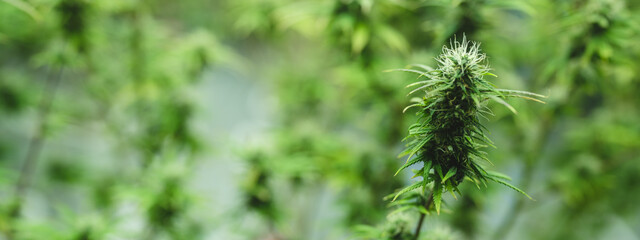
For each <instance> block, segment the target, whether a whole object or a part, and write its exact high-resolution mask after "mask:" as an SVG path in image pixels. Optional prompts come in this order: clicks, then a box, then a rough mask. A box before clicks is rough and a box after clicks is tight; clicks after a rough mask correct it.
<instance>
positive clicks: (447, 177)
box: [442, 168, 457, 183]
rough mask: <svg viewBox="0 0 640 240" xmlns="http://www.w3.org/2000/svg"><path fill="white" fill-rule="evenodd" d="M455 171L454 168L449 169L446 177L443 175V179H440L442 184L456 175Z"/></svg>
mask: <svg viewBox="0 0 640 240" xmlns="http://www.w3.org/2000/svg"><path fill="white" fill-rule="evenodd" d="M456 171H457V169H456V168H451V169H449V171H448V172H447V174H446V175H444V177H443V178H442V183H444V182H446V181H447V179H449V178H451V177H453V175H455V174H456Z"/></svg>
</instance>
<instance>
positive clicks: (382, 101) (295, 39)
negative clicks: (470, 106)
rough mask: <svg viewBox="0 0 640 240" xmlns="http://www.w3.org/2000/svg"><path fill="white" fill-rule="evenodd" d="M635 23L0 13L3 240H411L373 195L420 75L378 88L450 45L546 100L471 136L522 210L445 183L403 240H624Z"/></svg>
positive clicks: (404, 12) (200, 4)
mask: <svg viewBox="0 0 640 240" xmlns="http://www.w3.org/2000/svg"><path fill="white" fill-rule="evenodd" d="M639 23H640V1H636V0H628V1H624V0H451V1H446V0H229V1H222V0H213V1H206V0H180V1H168V0H2V1H0V239H11V240H13V239H35V240H40V239H53V240H57V239H60V240H62V239H65V240H66V239H78V240H81V239H85V240H86V239H224V240H234V239H261V240H276V239H277V240H284V239H304V240H316V239H317V240H320V239H330V240H334V239H363V238H364V239H371V237H369V238H365V237H364V236H373V235H376V234H378V235H380V236H382V234H381V233H383V232H384V231H406V230H407V229H413V228H414V226H415V224H416V222H417V218H418V213H417V212H416V213H415V214H404V215H391V216H390V217H387V214H389V213H390V212H392V211H393V210H394V209H393V208H389V207H387V204H388V203H389V201H385V200H383V197H384V196H386V195H388V194H390V193H393V192H394V191H395V190H397V189H398V188H400V187H401V186H403V185H406V184H408V183H409V182H411V179H410V177H411V176H410V174H400V175H398V176H395V177H394V173H395V171H396V169H397V167H398V166H400V165H401V164H402V163H403V162H404V161H405V159H400V158H398V157H397V155H398V153H400V152H401V151H402V149H403V146H404V145H403V143H402V139H403V138H404V136H405V135H406V133H407V128H408V126H409V125H410V124H411V123H412V122H415V121H416V119H415V112H414V111H415V110H413V111H411V110H410V111H408V112H407V113H405V114H403V113H402V110H403V108H404V107H405V106H406V105H408V103H409V100H410V98H411V96H407V93H408V90H407V89H406V88H405V87H404V86H406V85H407V84H409V83H411V82H413V81H416V76H415V75H411V74H408V73H400V72H392V73H386V72H383V71H384V70H387V69H396V68H404V67H406V66H407V65H409V64H416V63H417V64H425V65H430V66H435V61H434V57H436V56H437V55H438V54H439V53H440V51H441V48H442V46H443V45H445V44H448V42H449V39H451V38H453V37H454V36H455V37H457V38H458V39H459V38H461V36H463V35H465V36H466V37H467V38H468V39H470V40H473V41H477V42H480V43H481V44H482V45H481V47H482V49H483V51H484V52H485V53H486V54H487V56H488V60H489V63H490V65H491V67H492V69H493V73H495V74H496V75H498V76H499V77H498V78H493V79H492V81H493V82H494V83H495V84H496V85H497V86H499V87H500V88H508V89H519V90H526V91H531V92H536V93H540V94H543V95H547V96H548V98H547V99H546V102H547V103H546V104H538V103H535V102H529V101H525V100H518V99H514V100H511V101H510V103H511V104H512V105H514V106H515V107H516V109H518V114H517V115H514V114H512V113H510V112H509V111H508V110H507V109H504V108H502V107H501V106H494V105H490V108H491V109H492V110H493V112H494V115H495V116H493V117H491V118H489V119H484V120H483V123H484V124H485V125H486V126H487V128H488V129H489V132H490V135H489V136H490V138H492V140H494V142H495V145H496V146H497V148H495V149H494V148H490V149H487V151H488V153H489V155H488V156H489V158H490V159H491V160H492V162H493V163H494V165H493V166H487V167H488V168H489V169H491V170H495V171H500V172H504V173H506V174H508V175H510V176H511V177H512V178H513V184H514V185H516V186H518V187H520V188H521V189H523V190H525V191H526V192H527V193H529V194H530V195H531V196H532V197H533V198H534V199H535V201H531V200H528V199H527V198H525V197H524V196H522V195H520V194H518V193H516V192H514V191H511V190H510V189H508V188H504V187H502V186H497V185H495V184H490V185H488V186H487V187H486V188H484V187H483V188H481V189H477V188H476V187H475V186H473V185H472V184H467V185H463V186H462V189H461V191H462V192H463V195H462V197H461V198H459V199H458V200H455V199H453V198H452V197H451V196H447V197H446V198H445V201H446V203H447V205H446V206H445V207H446V211H445V212H444V213H442V214H440V215H439V216H435V215H431V216H427V218H426V220H425V224H424V230H423V232H424V234H422V235H421V239H423V240H424V239H639V238H640V204H638V203H640V122H639V121H640V94H639V91H640V75H639V74H640V61H639V60H640V59H639V55H640V44H638V43H639V41H640V34H639V33H640V24H639ZM367 226H368V227H367ZM363 232H367V233H363ZM379 239H392V238H384V237H383V238H379ZM394 239H395V238H394Z"/></svg>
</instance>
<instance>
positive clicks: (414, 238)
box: [413, 191, 433, 240]
mask: <svg viewBox="0 0 640 240" xmlns="http://www.w3.org/2000/svg"><path fill="white" fill-rule="evenodd" d="M431 203H433V191H432V192H431V194H429V198H427V202H426V203H425V204H424V208H425V209H427V211H428V210H429V207H430V206H431ZM425 216H426V215H425V214H424V213H423V212H420V219H419V220H418V225H417V226H416V231H415V233H414V234H413V240H418V238H419V237H420V231H421V230H422V222H424V217H425Z"/></svg>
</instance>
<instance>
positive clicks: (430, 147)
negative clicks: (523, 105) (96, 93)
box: [393, 37, 544, 235]
mask: <svg viewBox="0 0 640 240" xmlns="http://www.w3.org/2000/svg"><path fill="white" fill-rule="evenodd" d="M485 58H486V56H485V54H483V53H481V52H480V49H479V44H476V43H473V42H469V41H467V40H466V37H464V38H463V40H462V42H458V41H457V40H453V41H452V43H451V47H444V48H443V50H442V54H441V55H440V56H439V57H437V58H436V60H437V62H438V68H437V69H432V68H430V67H427V66H423V65H415V66H416V67H419V68H421V69H422V70H415V69H401V71H408V72H413V73H417V74H419V78H420V77H424V78H426V79H424V80H422V81H418V82H415V83H412V84H409V85H408V86H407V87H415V89H413V90H412V91H411V92H410V94H413V93H416V92H420V91H422V92H423V93H424V96H423V97H422V98H419V99H415V100H414V103H413V104H412V105H410V106H408V107H407V108H405V111H406V110H407V109H409V108H413V107H417V108H419V110H418V112H417V115H418V122H417V123H415V124H413V125H411V126H410V127H409V135H408V136H407V137H406V138H405V141H408V144H407V148H406V150H405V151H404V152H402V153H401V156H406V155H408V158H407V162H406V163H405V164H404V165H403V166H402V167H400V169H399V170H398V172H397V173H399V172H400V171H402V170H404V169H406V168H408V167H410V166H412V165H414V164H418V163H421V164H422V166H421V167H420V169H419V170H417V172H416V173H415V176H414V177H422V180H421V181H418V182H415V183H413V184H411V185H410V186H408V187H406V188H404V189H402V190H401V191H399V192H398V193H396V194H395V196H394V198H393V200H394V201H395V200H396V199H397V198H398V197H399V196H402V195H405V197H404V198H403V201H398V202H397V203H395V205H400V206H402V205H409V206H411V205H419V206H417V207H418V209H420V210H421V212H422V213H423V214H422V216H421V218H420V222H419V223H418V229H417V230H416V232H417V234H416V235H418V234H419V228H420V224H421V222H422V220H423V218H424V213H426V212H429V211H431V209H432V207H435V210H436V212H438V213H440V208H441V207H440V206H441V203H442V194H443V193H445V192H450V193H451V194H452V195H453V196H454V197H455V198H457V197H456V193H457V194H460V191H459V189H458V185H460V183H462V181H463V180H468V181H471V182H473V183H475V184H476V185H477V186H479V185H480V184H484V185H486V183H487V182H488V181H489V180H491V181H495V182H497V183H500V184H503V185H506V186H508V187H510V188H512V189H514V190H516V191H518V192H520V193H522V194H524V195H525V196H527V197H529V196H528V195H527V194H526V193H525V192H523V191H522V190H520V189H518V188H516V187H515V186H513V185H511V184H510V183H508V182H507V180H509V178H508V177H507V176H505V175H502V174H499V173H495V172H490V171H487V170H485V168H484V166H483V165H482V162H486V163H490V161H489V159H488V158H487V156H486V153H485V152H483V151H482V148H484V147H486V146H493V145H492V142H491V140H490V139H489V138H488V137H487V136H486V135H485V133H484V130H485V128H484V126H483V125H482V124H481V123H480V118H481V117H486V115H491V110H490V109H489V108H488V107H487V103H488V102H489V101H490V100H493V101H495V102H497V103H500V104H502V105H504V106H506V107H507V108H508V109H510V110H511V111H513V112H514V113H516V110H515V109H514V108H513V107H512V106H511V105H509V104H508V103H507V102H505V101H504V99H505V98H508V97H520V98H524V99H529V100H534V101H539V102H541V101H540V100H539V98H543V97H544V96H542V95H538V94H534V93H529V92H525V91H516V90H505V89H498V88H496V87H495V85H493V84H492V83H490V82H489V81H487V80H486V79H485V76H495V75H494V74H492V73H490V72H489V70H490V69H489V66H488V65H487V64H486V63H485ZM397 173H396V174H397ZM415 189H422V190H421V191H420V192H419V193H418V194H416V193H415V192H412V191H413V190H415ZM428 191H430V192H429V193H428V196H427V195H426V193H427V192H428ZM409 192H412V194H406V193H409ZM529 198H530V197H529ZM413 200H417V201H413ZM432 205H433V206H432Z"/></svg>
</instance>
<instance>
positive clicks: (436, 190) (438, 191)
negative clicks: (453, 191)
mask: <svg viewBox="0 0 640 240" xmlns="http://www.w3.org/2000/svg"><path fill="white" fill-rule="evenodd" d="M441 203H442V185H441V184H440V183H439V182H435V185H433V204H434V205H435V206H436V212H437V213H438V215H440V204H441Z"/></svg>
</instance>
